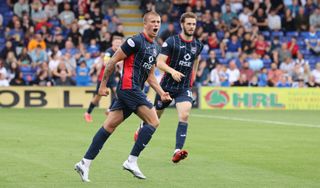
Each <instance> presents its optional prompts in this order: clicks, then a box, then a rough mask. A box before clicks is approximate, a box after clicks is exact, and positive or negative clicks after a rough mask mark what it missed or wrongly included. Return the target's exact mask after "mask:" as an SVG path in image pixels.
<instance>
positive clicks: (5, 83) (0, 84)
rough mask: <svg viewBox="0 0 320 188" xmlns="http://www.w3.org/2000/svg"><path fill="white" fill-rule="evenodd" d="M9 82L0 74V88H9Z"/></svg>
mask: <svg viewBox="0 0 320 188" xmlns="http://www.w3.org/2000/svg"><path fill="white" fill-rule="evenodd" d="M8 86H9V81H8V80H7V78H6V76H5V75H4V74H2V73H1V72H0V87H8Z"/></svg>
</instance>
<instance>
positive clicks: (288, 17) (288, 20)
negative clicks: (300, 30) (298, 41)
mask: <svg viewBox="0 0 320 188" xmlns="http://www.w3.org/2000/svg"><path fill="white" fill-rule="evenodd" d="M282 25H283V27H284V29H285V30H286V31H295V30H296V25H295V23H294V17H293V16H292V12H291V10H290V9H286V10H285V15H284V17H283V20H282Z"/></svg>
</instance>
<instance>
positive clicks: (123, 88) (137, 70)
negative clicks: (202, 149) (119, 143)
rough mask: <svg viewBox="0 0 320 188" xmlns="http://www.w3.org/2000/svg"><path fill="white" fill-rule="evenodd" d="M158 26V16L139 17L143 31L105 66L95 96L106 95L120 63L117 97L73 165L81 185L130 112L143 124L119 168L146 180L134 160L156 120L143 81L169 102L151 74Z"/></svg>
mask: <svg viewBox="0 0 320 188" xmlns="http://www.w3.org/2000/svg"><path fill="white" fill-rule="evenodd" d="M160 23H161V21H160V16H159V14H158V13H156V12H148V13H146V14H145V15H144V17H143V32H142V33H140V34H138V35H135V36H133V37H132V38H128V39H127V40H126V42H124V43H123V44H122V46H121V47H120V48H119V49H118V50H117V51H116V53H115V54H114V55H113V56H112V58H111V59H110V60H109V62H108V63H107V65H106V69H105V71H104V75H103V78H102V81H101V84H100V89H99V94H100V95H102V96H107V95H108V94H109V91H108V88H107V87H106V83H107V82H108V79H109V77H110V75H111V74H112V72H113V71H114V65H115V64H116V63H117V62H119V61H121V60H124V62H123V67H124V68H123V74H122V78H121V80H120V82H119V84H118V88H117V95H118V98H117V99H115V101H114V102H113V104H112V106H111V108H110V112H109V115H108V117H107V119H106V120H105V122H104V123H103V126H102V127H101V128H100V129H99V130H98V132H97V133H96V135H95V136H94V137H93V140H92V143H91V145H90V147H89V149H88V150H87V152H86V154H85V155H84V157H83V159H82V160H81V161H80V162H78V163H77V164H76V165H75V170H76V171H77V172H78V173H79V174H80V177H81V179H82V180H83V181H85V182H88V181H90V180H89V167H90V164H91V162H92V160H94V159H95V157H96V156H97V155H98V153H99V151H100V150H101V149H102V147H103V144H104V143H105V142H106V141H107V139H108V138H109V136H110V135H111V134H112V133H113V131H114V130H115V129H116V128H117V127H118V125H119V124H121V123H122V122H123V121H124V120H125V119H126V118H128V117H129V116H130V115H131V114H132V112H134V113H136V114H137V115H138V116H139V117H140V118H141V119H142V120H143V121H144V122H146V124H145V125H144V126H143V128H142V129H141V131H140V134H139V136H138V138H137V141H136V142H135V143H134V145H133V148H132V150H131V153H130V155H129V157H128V159H127V160H126V161H125V162H124V163H123V165H122V166H123V168H124V169H125V170H128V171H129V172H131V173H132V174H133V175H134V176H135V177H137V178H140V179H145V178H146V177H145V176H144V175H143V173H142V172H141V171H140V169H139V167H138V164H137V160H138V157H139V155H140V153H141V151H142V150H143V149H144V148H145V146H146V145H147V144H148V142H149V141H150V139H151V137H152V135H153V133H154V132H155V130H156V128H157V127H158V125H159V119H158V116H157V113H156V110H155V108H154V106H153V105H152V103H150V102H149V101H148V100H147V96H146V95H145V94H144V93H143V91H142V89H143V87H144V83H145V81H148V83H149V84H150V86H151V87H152V88H153V89H154V90H155V91H156V92H157V93H158V94H159V95H160V96H161V99H162V100H163V101H170V100H172V99H171V97H170V95H169V93H167V92H164V91H163V90H162V88H161V87H160V85H159V83H158V82H157V80H156V77H155V75H154V69H155V63H156V57H157V55H158V50H157V44H156V43H155V41H154V38H155V37H156V36H157V33H158V31H159V28H160Z"/></svg>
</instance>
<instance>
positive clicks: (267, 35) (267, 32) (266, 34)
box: [261, 31, 270, 38]
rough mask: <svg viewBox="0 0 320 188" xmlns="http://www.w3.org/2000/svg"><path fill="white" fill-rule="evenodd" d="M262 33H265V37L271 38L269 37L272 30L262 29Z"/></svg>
mask: <svg viewBox="0 0 320 188" xmlns="http://www.w3.org/2000/svg"><path fill="white" fill-rule="evenodd" d="M261 33H262V35H263V36H264V37H266V38H269V37H270V32H269V31H262V32H261Z"/></svg>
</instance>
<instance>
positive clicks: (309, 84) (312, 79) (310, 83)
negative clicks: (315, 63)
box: [306, 75, 320, 87]
mask: <svg viewBox="0 0 320 188" xmlns="http://www.w3.org/2000/svg"><path fill="white" fill-rule="evenodd" d="M306 85H307V87H320V84H317V83H316V82H315V77H314V76H313V75H310V76H309V79H308V82H307V83H306Z"/></svg>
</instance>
